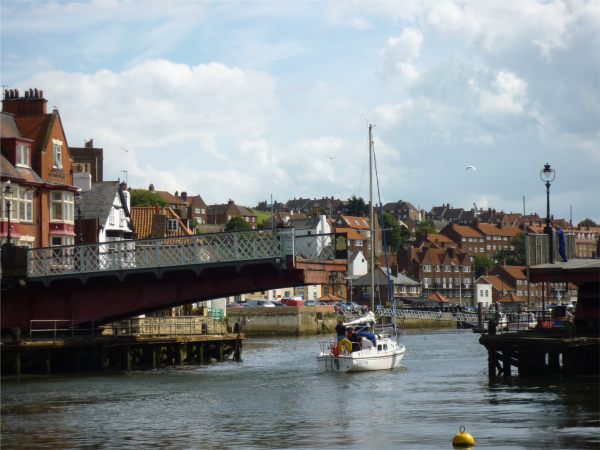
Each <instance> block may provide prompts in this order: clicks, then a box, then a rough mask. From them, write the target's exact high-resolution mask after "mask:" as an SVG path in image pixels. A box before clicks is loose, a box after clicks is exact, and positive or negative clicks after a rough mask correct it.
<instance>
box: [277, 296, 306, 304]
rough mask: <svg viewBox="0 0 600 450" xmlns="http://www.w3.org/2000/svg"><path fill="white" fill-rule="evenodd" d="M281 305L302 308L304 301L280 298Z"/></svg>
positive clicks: (298, 298) (295, 298) (299, 298)
mask: <svg viewBox="0 0 600 450" xmlns="http://www.w3.org/2000/svg"><path fill="white" fill-rule="evenodd" d="M281 303H283V304H284V305H286V306H304V300H302V297H288V298H282V299H281Z"/></svg>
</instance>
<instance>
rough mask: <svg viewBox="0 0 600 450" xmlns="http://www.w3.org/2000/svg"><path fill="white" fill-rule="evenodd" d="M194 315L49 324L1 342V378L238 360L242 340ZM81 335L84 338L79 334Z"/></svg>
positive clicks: (236, 335)
mask: <svg viewBox="0 0 600 450" xmlns="http://www.w3.org/2000/svg"><path fill="white" fill-rule="evenodd" d="M199 319H201V318H195V317H185V318H179V317H163V318H144V319H131V320H125V321H120V322H118V323H115V324H111V325H110V326H104V327H101V328H93V327H92V328H90V329H82V328H80V327H75V326H72V327H71V326H67V324H65V323H64V322H61V321H48V322H52V323H51V324H50V323H46V324H45V326H46V328H37V329H36V330H33V331H35V332H31V333H30V335H29V336H27V337H25V338H21V336H19V335H13V336H12V337H11V338H10V339H3V341H2V343H0V350H1V355H2V375H3V376H5V375H16V376H20V375H23V374H52V373H85V372H114V371H131V370H146V369H157V368H164V367H169V366H183V365H205V364H209V363H211V362H215V361H216V362H223V361H225V360H227V359H233V360H237V361H239V360H240V359H241V355H242V343H243V341H244V339H245V336H244V334H243V333H241V329H240V328H239V327H238V328H237V329H235V330H233V332H228V330H227V328H226V327H225V328H222V327H220V326H219V324H215V323H207V322H206V321H200V320H199ZM82 333H83V334H82Z"/></svg>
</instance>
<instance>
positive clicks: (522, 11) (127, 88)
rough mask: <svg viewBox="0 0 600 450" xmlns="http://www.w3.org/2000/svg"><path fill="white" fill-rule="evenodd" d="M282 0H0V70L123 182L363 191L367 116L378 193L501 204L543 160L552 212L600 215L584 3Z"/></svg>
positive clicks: (598, 133)
mask: <svg viewBox="0 0 600 450" xmlns="http://www.w3.org/2000/svg"><path fill="white" fill-rule="evenodd" d="M282 5H283V6H282ZM282 5H279V4H274V3H272V2H271V3H269V2H266V3H265V2H250V3H249V4H248V5H246V6H245V7H244V8H240V7H239V4H238V3H235V2H234V3H228V2H225V3H218V4H214V3H205V2H200V3H199V2H170V3H168V4H164V5H163V4H162V3H160V2H158V3H157V2H150V3H148V2H142V3H140V2H130V1H110V0H98V1H91V2H89V1H88V2H86V1H84V2H46V3H31V2H2V3H1V4H0V8H1V13H2V18H3V21H2V29H1V31H0V32H1V33H2V34H1V37H2V44H3V49H2V54H1V55H0V57H1V58H2V72H3V73H2V76H3V83H5V84H10V87H11V88H20V89H25V88H29V87H37V88H39V89H43V90H44V91H45V94H46V97H47V98H48V100H49V105H58V106H59V108H60V111H61V117H62V119H63V124H64V126H65V130H66V133H67V138H68V143H69V144H70V145H73V146H79V145H82V143H83V139H85V138H90V137H92V138H94V142H95V143H96V145H98V146H101V147H103V148H104V149H105V174H106V177H107V178H113V179H114V178H116V176H121V174H122V172H120V171H121V170H128V176H129V181H130V184H131V185H132V186H147V185H148V184H149V183H150V182H153V183H154V184H155V186H157V188H159V187H160V188H161V189H164V190H170V191H172V192H174V191H175V190H178V191H182V190H186V191H188V192H194V193H199V194H201V195H203V197H204V198H205V200H206V201H207V202H209V203H216V202H223V201H227V200H228V199H229V198H233V199H234V200H235V201H236V202H238V203H242V204H247V205H252V204H255V203H256V202H257V201H258V200H259V199H261V200H263V199H265V197H266V198H268V195H269V194H270V193H273V194H274V197H275V198H276V199H277V200H279V201H285V200H286V199H287V198H293V197H294V196H296V197H297V196H300V195H303V196H310V197H313V196H316V197H320V196H322V195H335V196H336V197H341V198H348V197H349V196H350V195H352V194H359V195H363V196H364V195H365V194H367V193H368V192H366V191H365V190H364V187H365V185H366V178H367V175H366V169H365V166H366V165H367V159H366V156H365V155H366V148H365V146H366V141H367V139H366V124H367V122H366V121H365V119H367V120H369V121H371V120H374V123H376V124H377V127H376V128H375V139H376V144H377V149H376V150H377V152H378V157H379V159H378V163H379V165H380V167H379V168H380V175H381V179H382V180H384V183H383V185H382V191H383V195H384V196H385V198H386V199H388V200H390V201H392V200H398V199H404V200H407V201H411V202H412V203H414V204H418V205H420V206H422V207H424V208H429V207H431V206H432V205H433V204H440V203H443V202H450V203H453V204H455V205H457V206H461V207H468V206H469V205H470V203H471V202H472V201H476V202H481V203H482V204H487V205H489V206H490V207H493V208H496V209H507V210H508V209H515V205H516V206H518V204H519V203H520V202H521V198H522V196H523V195H526V196H527V197H528V198H529V197H531V198H532V199H533V198H536V199H537V197H536V196H538V195H539V197H540V198H542V197H543V195H542V194H543V186H542V189H541V190H542V192H541V193H539V192H538V191H539V190H540V186H539V184H540V183H539V180H538V177H537V174H538V172H539V169H540V167H541V165H542V164H543V163H544V162H546V161H550V162H551V163H552V165H553V167H554V166H556V168H557V170H560V172H559V174H560V178H559V179H557V183H556V187H554V185H553V189H555V190H556V192H555V195H556V197H555V198H556V200H555V201H554V202H553V207H554V206H556V214H557V215H558V214H560V213H559V212H560V211H565V210H566V211H567V212H568V204H566V206H567V207H566V208H565V202H567V201H568V202H571V203H573V204H574V210H575V211H590V212H589V213H583V212H581V213H580V214H582V215H583V214H585V215H587V216H591V217H592V218H594V219H597V220H598V221H600V212H599V211H598V204H597V202H594V201H593V198H594V195H595V196H596V197H597V193H598V192H600V186H599V183H598V181H596V180H597V179H598V178H599V177H598V174H597V167H598V164H600V162H599V156H598V141H599V139H600V130H599V128H598V121H597V118H598V117H599V115H600V106H599V102H598V84H597V76H595V75H596V74H597V62H598V59H597V58H594V57H592V56H591V55H597V54H600V50H599V45H600V44H599V43H600V38H599V35H600V32H599V30H600V11H599V9H600V5H599V4H598V2H593V1H576V2H564V1H560V0H549V1H545V0H540V1H537V0H522V1H519V2H510V1H509V2H506V1H500V0H491V1H485V2H464V1H435V2H422V1H402V2H398V1H394V0H389V1H387V0H382V1H377V2H370V3H369V7H368V8H365V3H364V2H363V1H344V2H329V3H327V4H324V7H316V6H315V3H314V2H309V1H306V2H304V1H301V2H294V3H293V4H291V3H289V2H288V3H285V4H282ZM320 6H323V5H320ZM25 27H27V28H28V29H35V30H36V32H35V33H34V34H31V33H26V34H24V33H22V30H23V29H24V28H25ZM307 29H310V30H311V33H306V30H307ZM367 30H368V31H367ZM56 48H61V49H62V50H61V52H56V51H55V49H56ZM120 147H125V148H127V149H129V153H125V152H123V151H122V150H120ZM515 160H518V161H519V164H518V165H515V164H514V161H515ZM467 163H468V164H474V165H476V166H477V168H478V170H477V177H478V180H479V182H478V183H476V180H475V179H474V177H469V178H466V177H465V174H464V165H465V164H467ZM498 173H503V174H505V173H510V174H511V176H512V175H514V177H515V179H518V180H519V182H517V183H510V184H508V185H507V183H505V180H506V177H505V176H498ZM449 176H450V177H451V179H452V183H447V182H446V181H445V180H447V179H448V177H449ZM484 179H485V180H486V182H485V184H484V185H482V183H481V180H484ZM425 180H426V181H425ZM586 180H587V181H586ZM590 180H591V181H590ZM361 189H362V190H361ZM561 189H562V191H561ZM561 192H569V193H572V194H573V195H572V196H571V197H570V198H569V196H567V195H562V194H561ZM542 199H543V198H542ZM529 202H531V204H532V205H533V204H534V203H535V201H533V202H532V201H529ZM540 206H541V208H540ZM543 207H544V205H543V202H542V204H541V205H536V206H532V209H538V210H540V209H541V210H543ZM563 214H564V213H563Z"/></svg>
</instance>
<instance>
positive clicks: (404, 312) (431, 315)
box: [377, 308, 457, 321]
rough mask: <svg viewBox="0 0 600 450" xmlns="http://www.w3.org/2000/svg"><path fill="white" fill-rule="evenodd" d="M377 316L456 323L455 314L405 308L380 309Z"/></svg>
mask: <svg viewBox="0 0 600 450" xmlns="http://www.w3.org/2000/svg"><path fill="white" fill-rule="evenodd" d="M377 314H378V315H379V316H382V317H395V318H396V319H425V320H451V321H456V320H457V319H456V316H455V314H453V313H451V312H445V311H422V310H418V309H404V308H397V309H392V308H380V309H378V310H377Z"/></svg>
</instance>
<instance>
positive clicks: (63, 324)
mask: <svg viewBox="0 0 600 450" xmlns="http://www.w3.org/2000/svg"><path fill="white" fill-rule="evenodd" d="M102 331H103V328H102V327H98V326H96V325H95V324H94V322H92V323H91V325H90V326H89V327H84V328H81V327H78V326H76V325H75V324H74V322H73V321H72V320H66V319H62V320H61V319H58V320H50V319H48V320H39V319H35V320H30V321H29V337H30V338H34V337H37V338H50V337H51V338H53V339H57V338H63V337H76V336H77V337H78V336H100V335H101V334H102Z"/></svg>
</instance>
